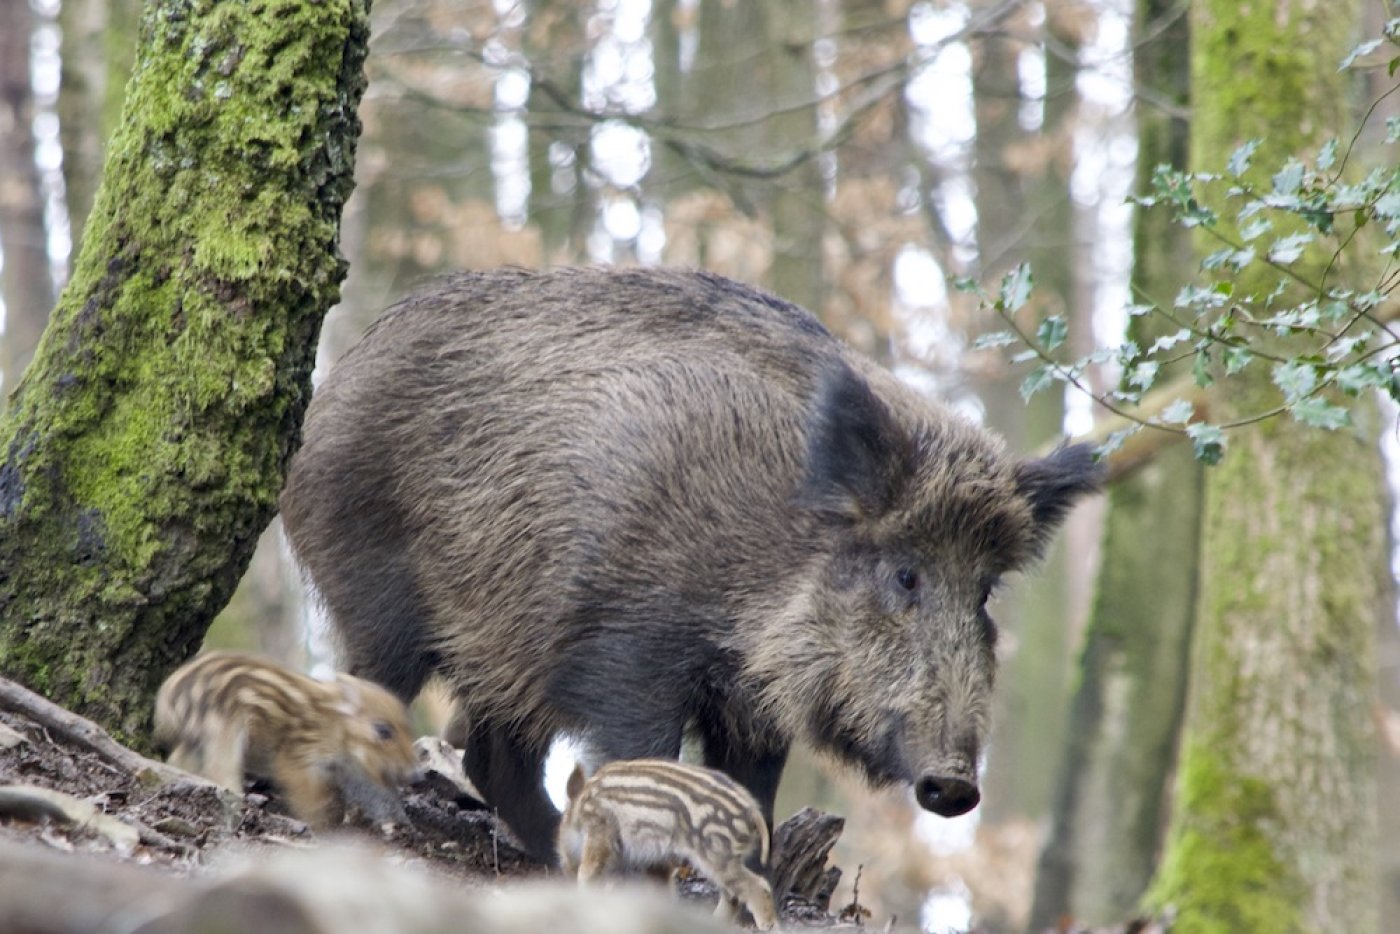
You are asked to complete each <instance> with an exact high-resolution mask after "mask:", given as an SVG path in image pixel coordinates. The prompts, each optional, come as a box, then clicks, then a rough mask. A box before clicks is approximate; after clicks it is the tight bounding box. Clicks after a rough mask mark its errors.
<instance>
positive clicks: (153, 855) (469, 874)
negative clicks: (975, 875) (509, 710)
mask: <svg viewBox="0 0 1400 934" xmlns="http://www.w3.org/2000/svg"><path fill="white" fill-rule="evenodd" d="M0 687H3V688H4V690H0V878H5V877H9V878H10V879H11V880H18V879H19V878H20V876H19V875H16V873H22V872H23V871H24V870H25V869H26V867H28V871H29V876H25V878H26V879H27V878H29V877H30V876H32V877H33V878H34V879H36V880H38V881H36V882H35V883H34V884H33V885H29V886H26V885H21V884H13V885H9V884H7V885H5V886H0V889H3V890H5V891H3V892H0V929H5V930H28V931H53V932H60V931H62V932H67V931H89V930H116V929H123V930H138V929H139V930H143V931H144V930H151V931H158V930H172V931H173V930H181V929H184V928H186V927H188V925H187V924H185V923H180V924H174V925H173V926H171V925H167V926H166V927H160V926H159V925H157V926H154V927H149V928H147V927H139V926H137V927H131V926H123V925H115V924H114V925H113V926H111V927H108V926H107V924H106V922H107V921H108V920H110V918H109V916H115V915H124V916H129V915H130V914H131V912H132V911H135V910H137V909H136V908H133V906H132V905H131V904H128V903H130V902H131V901H132V899H133V898H134V897H135V896H133V895H132V894H131V893H132V890H133V888H134V889H143V888H144V887H146V886H150V887H151V891H152V893H153V894H152V895H151V896H150V897H149V898H148V901H151V900H158V897H159V898H164V899H167V900H169V899H172V898H174V899H178V898H179V897H180V894H179V893H180V886H181V885H185V886H188V887H191V888H199V887H201V886H204V887H206V888H207V885H208V880H209V879H210V878H218V877H219V874H220V873H221V872H225V871H226V867H229V866H238V865H242V866H249V865H253V866H257V865H259V864H264V865H272V864H276V863H277V862H278V861H279V860H282V859H284V856H285V854H288V853H293V854H296V856H295V857H293V858H294V859H301V860H303V861H305V860H307V859H310V858H312V857H311V856H309V855H308V854H315V853H316V852H318V851H324V850H327V849H334V848H335V847H340V848H341V849H343V850H347V851H349V850H355V851H358V852H365V853H371V854H374V858H376V859H379V860H381V861H382V862H383V865H384V867H385V868H384V875H383V876H382V880H388V879H389V878H390V877H393V876H394V874H396V873H397V874H404V873H411V874H415V875H416V876H418V877H422V878H424V879H428V880H431V882H430V883H429V884H430V886H431V885H437V886H442V887H444V889H446V888H450V889H451V890H452V892H453V894H452V897H453V898H457V897H460V895H461V893H463V892H475V893H476V894H477V897H478V898H480V897H482V895H483V894H485V895H488V896H489V895H490V894H499V893H500V892H501V891H503V890H508V889H510V888H511V887H512V886H513V885H515V884H516V883H522V884H525V885H526V887H527V889H528V885H529V884H533V885H536V886H545V885H549V884H550V883H547V882H544V881H541V880H543V879H545V878H547V877H548V876H549V873H548V870H546V868H545V867H544V866H542V865H541V864H539V863H538V862H535V861H534V860H532V859H531V858H530V857H529V856H527V855H526V854H525V853H523V852H522V851H521V850H520V849H519V848H517V847H516V846H515V844H514V843H513V842H512V841H511V839H510V837H509V835H508V833H507V832H505V831H504V830H503V829H502V827H501V826H500V825H498V823H497V821H496V819H495V818H494V816H493V815H492V814H491V813H490V812H489V811H486V810H484V809H483V808H482V806H481V805H480V803H479V802H476V801H474V799H472V798H471V797H470V796H469V795H466V794H463V793H461V792H460V791H459V790H458V789H457V787H456V786H455V785H453V784H452V782H450V781H448V780H447V779H446V778H445V777H444V776H442V775H440V774H438V773H436V772H434V771H432V770H431V768H430V769H429V770H428V772H427V776H426V778H425V780H424V781H423V782H420V783H419V784H417V785H415V786H414V787H413V788H412V789H410V790H408V792H407V793H406V794H405V797H404V808H405V812H406V814H407V818H408V820H407V821H406V822H402V823H398V824H393V825H385V826H382V827H373V826H363V825H359V826H357V825H354V824H352V823H347V824H346V825H345V826H344V827H343V828H342V829H339V830H337V831H335V832H333V833H329V834H323V835H320V836H317V835H314V834H313V833H312V832H311V830H309V829H308V828H307V827H306V825H305V824H303V823H301V822H300V821H298V820H296V819H294V818H292V817H291V816H289V815H288V814H287V812H286V811H285V810H284V809H283V808H282V806H281V803H280V802H279V801H278V799H277V797H276V795H275V793H274V792H273V791H272V790H270V789H256V788H255V789H254V790H252V791H249V792H248V793H246V794H244V795H242V796H239V795H235V794H233V793H232V792H227V791H224V790H222V789H220V788H218V787H216V786H214V785H212V784H210V783H208V782H205V781H203V780H202V779H198V778H196V777H194V776H189V775H186V774H185V773H181V772H179V771H178V770H174V769H172V768H171V767H169V766H166V765H164V764H163V763H157V762H153V761H152V760H149V759H144V758H142V757H140V756H138V755H137V754H136V753H134V752H132V751H131V750H129V749H127V748H126V747H122V746H120V745H119V744H117V743H116V742H115V741H113V740H112V739H111V738H110V737H109V736H108V735H107V734H105V733H103V732H102V731H101V730H100V729H99V728H98V727H96V726H95V725H94V724H92V723H90V722H89V721H86V720H82V719H81V718H78V717H76V716H74V715H73V714H71V713H68V712H67V711H63V710H62V709H61V708H57V707H53V706H52V705H49V704H48V703H47V702H46V701H43V700H42V698H38V697H37V695H32V694H29V692H26V691H24V690H23V689H22V688H18V686H17V685H12V684H10V683H4V684H3V685H0ZM16 698H18V700H16ZM838 832H839V831H838ZM834 839H835V838H834V836H833V837H832V842H834ZM826 848H827V849H829V843H828V844H827V847H826ZM83 857H86V859H84V858H83ZM825 858H826V857H825V850H823V851H822V855H821V856H820V857H819V859H820V861H821V862H820V863H818V867H817V868H818V870H820V871H822V872H824V873H825V874H827V875H830V873H831V870H830V868H829V867H824V863H825ZM332 865H335V864H334V863H332ZM376 865H377V864H376ZM114 866H121V867H123V868H120V869H115V868H111V867H114ZM297 866H298V867H299V868H297V869H296V870H295V872H296V874H298V875H299V876H300V878H299V879H298V881H297V882H296V883H294V886H295V887H296V888H297V894H296V896H295V897H296V898H297V899H300V898H301V897H302V893H303V891H305V890H310V888H312V886H313V882H312V881H311V880H312V879H313V878H314V876H315V874H316V871H317V870H316V869H315V868H314V866H313V867H312V868H310V869H307V868H306V867H305V865H304V864H297ZM70 867H71V868H72V871H73V873H74V875H73V876H72V878H71V879H70V880H68V881H64V880H65V878H66V874H67V872H68V871H69V869H70ZM131 867H139V873H138V872H137V871H135V870H133V869H132V868H131ZM390 867H392V868H390ZM363 871H364V870H363V866H356V867H351V868H345V869H343V871H342V870H341V869H335V870H327V874H329V875H339V876H341V878H339V879H337V880H335V885H338V886H340V887H341V889H340V890H338V894H336V895H335V896H334V898H333V899H331V900H332V901H337V902H343V901H344V900H345V899H344V895H343V889H344V888H345V887H346V886H349V885H350V884H351V883H350V882H349V881H348V878H349V877H350V876H353V875H354V874H355V873H356V872H363ZM368 874H369V876H370V877H371V878H370V879H369V880H368V882H367V883H366V884H368V885H370V886H373V885H374V884H376V883H377V882H379V881H381V878H380V873H379V869H377V868H371V869H369V870H368ZM809 875H810V873H809ZM838 875H839V873H838ZM531 880H533V881H531ZM554 880H555V881H554V883H553V891H567V892H568V893H569V895H568V897H570V898H575V899H578V898H581V897H582V896H580V895H579V894H578V889H577V888H576V887H573V886H569V887H567V889H566V887H565V886H564V885H563V883H562V882H560V881H559V880H558V877H557V876H555V877H554ZM415 881H416V880H415ZM385 884H387V882H386V883H385ZM104 886H105V887H107V888H111V889H113V890H120V891H122V892H123V893H125V894H123V895H121V896H113V897H114V898H118V899H119V900H124V901H122V904H120V905H115V906H113V907H111V908H108V909H103V910H102V911H97V909H96V908H94V906H93V905H92V904H89V903H90V902H91V900H92V898H93V896H92V895H91V894H90V893H91V891H94V890H102V889H103V887H104ZM831 886H834V880H833V881H832V882H831ZM680 888H681V892H682V896H683V900H687V901H688V900H692V899H694V900H698V899H700V898H709V900H710V903H711V904H712V903H713V901H714V896H715V891H714V889H713V888H709V887H708V884H707V883H705V882H704V881H703V880H701V879H699V878H698V877H690V878H689V879H685V880H683V881H682V882H681V884H680ZM528 890H529V891H531V892H538V891H543V889H542V888H541V889H528ZM428 891H432V889H431V888H430V889H429V890H428ZM78 892H82V893H84V894H82V895H81V896H79V897H78V898H76V899H74V898H69V895H70V894H73V893H78ZM825 892H826V894H827V896H828V897H829V893H830V886H827V887H825ZM282 895H285V893H281V894H280V895H279V897H281V896H282ZM363 896H364V893H363V891H361V892H358V893H355V894H354V896H352V898H353V897H363ZM308 897H309V896H308ZM550 897H554V896H550ZM559 897H561V898H562V897H563V896H559ZM605 897H606V898H612V897H614V896H605ZM619 897H620V896H619ZM648 897H649V896H648ZM436 898H437V895H432V896H429V899H430V900H435V899H436ZM312 900H314V899H312ZM78 901H82V902H84V905H85V907H83V909H82V910H81V911H79V910H78V908H77V907H75V905H76V903H77V902H78ZM532 901H533V902H534V903H536V904H535V907H534V908H532V910H538V904H537V903H539V902H540V901H541V899H538V898H535V899H532ZM21 902H22V904H21ZM619 904H622V905H623V908H621V909H619V910H629V909H628V908H627V907H626V906H627V904H629V903H626V902H622V903H619ZM640 904H641V905H642V907H641V908H640V909H639V911H642V912H643V913H645V912H657V911H659V912H660V913H661V915H664V916H665V917H664V918H662V919H661V921H656V920H655V919H653V922H648V923H647V924H645V925H643V926H642V927H640V928H638V930H658V931H659V930H676V931H681V930H687V931H688V930H710V929H712V927H711V925H712V924H713V922H712V921H711V920H710V919H709V918H706V917H704V916H703V915H695V916H693V917H692V916H691V915H690V914H689V913H683V914H684V917H683V919H682V920H681V921H679V922H676V919H675V918H672V917H670V916H671V915H672V914H677V913H682V909H680V908H677V907H675V906H674V902H673V901H672V900H670V899H667V900H666V901H665V902H664V903H662V904H661V907H660V908H658V907H657V906H656V905H655V904H651V903H649V902H644V903H640ZM469 907H470V906H469ZM118 908H120V909H122V910H121V911H118V910H117V909H118ZM265 908H266V906H259V907H258V909H257V911H258V912H262V913H264V914H265V913H266V912H265V910H264V909H265ZM140 910H146V909H145V908H141V909H140ZM243 910H244V909H240V911H243ZM493 910H494V909H493ZM561 910H562V911H564V912H565V914H567V915H568V916H569V918H570V919H571V921H570V923H572V924H575V925H576V926H574V927H571V928H569V929H570V930H575V931H584V930H599V931H602V930H623V929H624V927H625V926H616V925H610V924H608V923H606V922H604V923H603V924H602V926H599V927H589V926H587V924H585V923H584V922H583V921H582V920H579V919H580V917H581V916H580V915H579V914H578V912H574V911H572V910H571V909H567V908H565V909H561ZM781 910H782V926H783V927H784V928H785V929H792V928H809V927H820V928H837V929H848V930H857V929H861V926H862V921H863V916H862V912H861V909H860V908H859V906H858V905H851V906H847V908H846V909H845V910H844V911H838V912H837V913H835V914H832V913H830V912H829V911H828V910H827V906H826V905H825V904H824V903H822V904H818V903H816V902H814V901H812V900H810V899H806V898H803V897H800V896H797V895H792V896H789V897H788V898H786V899H783V904H782V909H781ZM26 911H27V912H29V914H28V915H26V914H25V912H26ZM94 911H97V913H98V915H99V917H94ZM279 911H280V909H279ZM316 911H317V909H315V908H313V907H308V906H306V905H301V906H299V907H298V908H297V911H295V912H293V914H295V915H296V916H297V917H298V918H305V917H307V916H314V915H315V914H316ZM7 912H9V914H7ZM15 912H18V915H16V914H15ZM74 912H77V913H76V914H74ZM103 912H105V914H104V913H103ZM36 916H38V917H41V918H42V920H43V921H44V922H45V923H46V925H47V926H36V922H35V921H34V920H33V919H34V917H36ZM16 918H19V919H21V920H20V921H18V922H17V921H16ZM26 918H27V919H28V924H29V926H26V924H25V923H24V921H23V919H26ZM188 920H189V919H188V918H186V921H188ZM280 920H281V922H282V923H281V926H278V925H273V927H272V928H266V927H260V928H259V929H260V930H278V931H284V930H285V931H303V930H305V931H312V930H314V931H322V930H341V929H344V928H343V927H341V926H339V925H336V924H334V923H331V922H326V923H312V922H308V923H307V924H305V925H302V924H300V923H297V924H289V923H287V922H286V918H285V917H283V918H281V919H280ZM361 920H362V919H361ZM420 920H421V919H420ZM692 921H694V925H692ZM662 922H665V923H662ZM672 922H676V923H672ZM639 923H640V922H639ZM676 924H679V926H676ZM454 926H455V925H454ZM356 927H357V928H358V927H359V925H358V924H357V925H356ZM884 927H885V926H884V925H880V926H879V927H878V928H876V929H883V928H884ZM233 929H234V930H238V929H241V928H238V927H235V928H233ZM249 929H250V930H251V929H252V928H249ZM364 929H366V930H367V929H368V928H364ZM397 929H398V930H403V931H410V930H413V931H417V930H433V929H436V928H435V925H433V924H429V925H427V926H421V925H419V926H414V925H407V926H401V927H398V928H397ZM463 929H464V930H465V929H467V928H463ZM531 929H533V928H532V926H531V924H530V923H526V922H520V923H510V922H508V923H504V924H503V925H502V926H498V927H495V928H492V930H499V931H508V930H510V931H513V930H521V931H524V930H531ZM221 930H222V928H221ZM478 930H484V928H481V927H478Z"/></svg>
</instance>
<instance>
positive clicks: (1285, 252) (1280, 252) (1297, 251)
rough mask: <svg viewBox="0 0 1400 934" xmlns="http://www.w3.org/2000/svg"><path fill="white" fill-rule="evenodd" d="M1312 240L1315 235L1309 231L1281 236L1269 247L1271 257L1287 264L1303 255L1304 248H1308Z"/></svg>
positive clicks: (1279, 262) (1274, 260)
mask: <svg viewBox="0 0 1400 934" xmlns="http://www.w3.org/2000/svg"><path fill="white" fill-rule="evenodd" d="M1312 242H1313V235H1312V234H1310V233H1308V232H1307V231H1303V232H1302V233H1295V234H1292V235H1290V236H1287V237H1280V238H1279V239H1277V240H1275V241H1274V245H1273V246H1271V247H1269V259H1270V260H1272V261H1273V262H1275V263H1278V264H1280V265H1285V266H1286V265H1287V264H1289V263H1291V262H1293V261H1294V260H1296V259H1297V258H1298V257H1300V256H1302V255H1303V250H1305V249H1307V246H1308V244H1309V243H1312Z"/></svg>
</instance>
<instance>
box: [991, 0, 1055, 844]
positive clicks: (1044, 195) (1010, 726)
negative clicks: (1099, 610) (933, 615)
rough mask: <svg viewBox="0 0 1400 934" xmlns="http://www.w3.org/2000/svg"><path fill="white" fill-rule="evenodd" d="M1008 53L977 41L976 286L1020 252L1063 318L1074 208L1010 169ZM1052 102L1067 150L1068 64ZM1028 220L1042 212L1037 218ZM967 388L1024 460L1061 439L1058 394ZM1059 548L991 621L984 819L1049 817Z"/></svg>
mask: <svg viewBox="0 0 1400 934" xmlns="http://www.w3.org/2000/svg"><path fill="white" fill-rule="evenodd" d="M984 6H986V4H984ZM1021 51H1022V49H1021V47H1020V44H1019V43H1015V42H1013V41H1012V40H1011V39H1010V38H1009V37H1006V36H988V37H986V38H984V39H982V40H981V41H980V42H979V43H978V45H977V47H976V49H975V54H974V60H973V76H972V93H973V102H974V106H975V113H976V117H977V136H976V139H975V141H974V147H975V149H974V161H973V178H974V181H975V183H976V186H977V247H978V253H979V262H980V264H981V268H980V270H979V275H980V277H981V278H982V279H983V281H989V282H995V281H996V280H997V279H998V278H1000V276H1001V275H1002V274H1004V273H1005V272H1007V271H1008V270H1009V268H1010V263H1009V262H1008V257H1014V256H1024V255H1027V254H1029V255H1030V257H1031V260H1032V264H1033V268H1034V274H1035V280H1036V293H1035V301H1036V312H1035V313H1036V314H1038V315H1041V316H1048V315H1052V314H1065V313H1066V309H1068V308H1070V307H1072V305H1073V296H1074V290H1075V266H1076V262H1077V260H1076V257H1075V253H1076V249H1075V240H1074V237H1073V236H1067V235H1066V232H1067V231H1071V230H1073V228H1074V209H1073V205H1072V203H1071V202H1070V199H1069V178H1068V175H1067V171H1068V167H1069V161H1070V160H1069V159H1063V160H1059V159H1056V158H1054V157H1053V156H1048V157H1047V158H1046V160H1045V162H1044V164H1043V166H1041V167H1040V169H1041V171H1040V172H1038V173H1037V172H1035V171H1034V169H1032V168H1031V167H1029V166H1027V167H1026V168H1024V169H1022V170H1019V171H1018V170H1017V169H1016V168H1015V167H1013V160H1014V156H1015V150H1016V149H1017V148H1018V147H1022V146H1024V145H1025V144H1026V143H1027V141H1028V137H1027V134H1026V132H1025V131H1024V130H1022V129H1021V127H1020V125H1019V112H1020V107H1021V104H1022V98H1021V96H1020V88H1019V84H1018V81H1017V78H1016V75H1017V66H1018V58H1019V55H1020V53H1021ZM1048 65H1049V72H1050V74H1049V75H1048V79H1049V81H1051V82H1054V86H1055V87H1056V89H1057V93H1056V95H1055V96H1054V97H1052V98H1051V99H1050V100H1048V101H1047V102H1046V108H1045V118H1044V124H1043V126H1042V127H1041V133H1042V135H1043V136H1044V137H1047V138H1050V139H1055V140H1058V141H1060V142H1061V143H1062V144H1063V145H1065V146H1068V145H1069V140H1070V138H1071V134H1070V132H1069V127H1068V126H1067V124H1068V123H1069V121H1071V120H1072V119H1073V117H1074V114H1075V112H1076V107H1075V103H1076V101H1077V97H1076V95H1075V93H1074V79H1073V71H1074V65H1073V64H1072V63H1066V62H1065V61H1063V60H1062V59H1056V58H1052V59H1050V60H1049V62H1048ZM1036 211H1041V212H1043V216H1041V214H1038V213H1035V212H1036ZM972 382H973V386H974V388H975V389H976V391H977V394H978V396H979V397H980V398H981V400H982V402H983V404H984V405H985V406H986V409H987V423H988V424H989V425H991V426H992V427H993V428H995V429H996V430H997V432H998V433H1000V434H1001V435H1002V436H1003V437H1005V438H1006V441H1007V443H1008V444H1009V445H1010V446H1011V448H1012V449H1013V450H1018V451H1030V450H1034V449H1036V448H1037V447H1039V446H1041V445H1042V444H1044V443H1046V442H1048V441H1049V440H1050V439H1052V438H1055V437H1058V436H1059V435H1060V434H1061V431H1062V428H1063V424H1064V394H1063V392H1062V391H1059V390H1058V387H1057V388H1056V389H1055V390H1047V391H1045V392H1042V393H1039V394H1037V395H1036V396H1034V397H1032V398H1031V400H1030V401H1029V402H1027V401H1026V400H1024V399H1022V398H1021V394H1020V391H1019V386H1020V382H1021V374H1019V373H1014V372H1011V371H1010V370H1009V369H1007V368H1006V367H1005V366H997V367H996V368H995V369H993V370H990V371H981V372H979V373H978V374H976V375H975V376H974V378H973V381H972ZM1066 564H1067V562H1066V558H1065V544H1064V542H1057V543H1056V544H1055V545H1054V546H1052V548H1051V550H1050V553H1049V554H1048V555H1047V556H1046V561H1045V562H1044V564H1043V565H1042V566H1041V567H1039V568H1037V570H1036V572H1035V574H1034V575H1033V578H1034V579H1032V576H1030V575H1025V576H1021V577H1018V578H1015V579H1013V580H1012V581H1011V582H1010V583H1009V586H1008V587H1007V589H1006V592H1005V593H1004V594H1003V595H1001V596H1000V597H998V598H997V600H996V602H995V604H994V605H993V608H992V612H993V614H994V616H995V618H996V619H997V620H998V623H999V625H1001V626H1002V628H1003V629H1004V630H1005V632H1006V633H1007V636H1008V638H1007V639H1006V640H1005V644H1006V645H1007V646H1014V649H1013V650H1012V653H1011V654H1010V657H1008V658H1007V659H1006V661H1005V666H1004V668H1003V675H1002V677H1001V678H1000V679H999V684H998V689H997V695H996V700H995V706H994V710H993V717H994V726H993V730H992V737H993V740H992V747H991V751H990V752H989V754H988V764H987V776H986V794H985V797H984V801H985V803H984V804H983V808H984V814H985V816H986V817H987V819H988V820H993V821H996V820H1004V819H1008V818H1013V817H1033V818H1039V817H1042V816H1044V814H1045V813H1046V812H1047V811H1048V810H1049V805H1050V799H1051V789H1052V777H1053V775H1054V768H1055V764H1056V762H1058V761H1059V753H1060V748H1061V746H1062V739H1063V736H1064V728H1065V721H1066V713H1065V699H1066V697H1067V695H1068V691H1069V669H1070V657H1071V650H1070V645H1071V634H1070V626H1069V624H1068V621H1067V619H1066V617H1067V615H1068V614H1067V610H1068V587H1067V577H1066V574H1067V569H1066Z"/></svg>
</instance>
